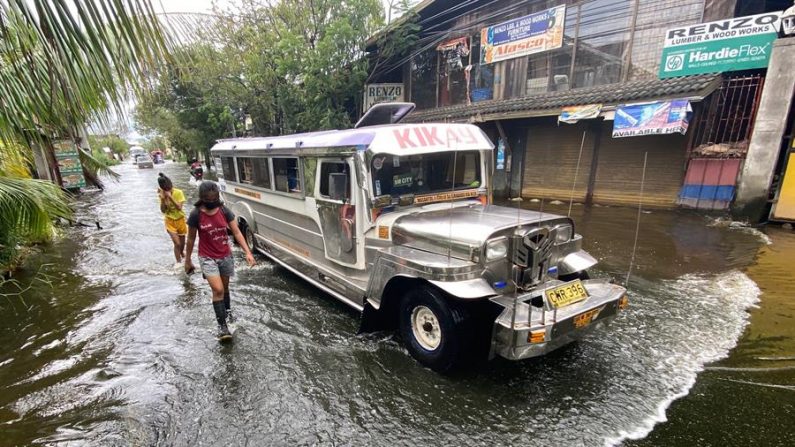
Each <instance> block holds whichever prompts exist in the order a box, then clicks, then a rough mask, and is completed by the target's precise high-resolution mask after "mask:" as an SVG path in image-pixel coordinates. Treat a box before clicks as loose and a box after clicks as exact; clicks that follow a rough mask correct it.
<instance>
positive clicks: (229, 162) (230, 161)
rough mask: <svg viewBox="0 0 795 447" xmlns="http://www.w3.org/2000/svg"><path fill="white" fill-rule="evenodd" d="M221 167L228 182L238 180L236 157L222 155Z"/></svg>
mask: <svg viewBox="0 0 795 447" xmlns="http://www.w3.org/2000/svg"><path fill="white" fill-rule="evenodd" d="M221 168H222V169H223V171H224V179H226V181H228V182H236V181H237V174H236V173H235V159H234V158H232V157H221Z"/></svg>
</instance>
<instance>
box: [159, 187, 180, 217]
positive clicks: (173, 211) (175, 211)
mask: <svg viewBox="0 0 795 447" xmlns="http://www.w3.org/2000/svg"><path fill="white" fill-rule="evenodd" d="M171 198H172V199H174V201H175V202H177V203H182V204H184V203H185V193H183V192H182V190H181V189H177V188H171ZM160 202H161V203H163V199H160ZM166 203H167V205H166V212H165V213H163V214H165V215H166V217H168V218H169V219H173V220H176V219H183V218H184V217H185V211H182V208H181V207H180V208H177V207H175V206H174V204H173V203H171V202H170V201H168V202H166Z"/></svg>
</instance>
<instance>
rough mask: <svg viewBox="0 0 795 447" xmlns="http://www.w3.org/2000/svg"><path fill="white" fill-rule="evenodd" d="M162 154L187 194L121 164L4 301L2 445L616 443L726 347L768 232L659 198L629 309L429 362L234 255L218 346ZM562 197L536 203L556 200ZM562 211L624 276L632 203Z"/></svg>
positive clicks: (646, 225) (603, 268) (607, 266)
mask: <svg viewBox="0 0 795 447" xmlns="http://www.w3.org/2000/svg"><path fill="white" fill-rule="evenodd" d="M159 169H163V170H165V171H166V172H167V173H169V174H170V175H172V176H173V179H174V181H175V183H176V185H177V186H178V187H183V188H184V189H185V190H186V193H187V195H188V202H190V201H191V199H193V198H194V197H195V192H196V191H195V187H191V186H189V185H188V182H187V179H188V175H187V170H186V167H185V166H182V165H175V164H168V165H166V166H165V167H163V166H159V167H158V168H157V169H156V170H154V171H152V170H142V171H139V170H136V169H134V168H132V167H130V166H124V167H122V171H123V174H124V177H123V179H122V182H121V183H120V184H110V185H108V186H109V187H108V190H107V191H106V192H104V193H102V194H96V195H91V196H86V197H84V198H83V199H81V205H80V209H79V215H80V217H81V218H82V219H84V220H86V221H93V220H99V221H100V223H101V224H102V227H103V229H102V230H95V229H89V228H78V229H70V230H68V234H67V236H68V237H67V238H66V239H65V240H63V241H62V242H60V243H58V244H57V245H56V246H55V247H53V248H52V249H50V250H48V251H47V252H46V253H44V254H42V255H40V256H37V257H35V258H34V259H31V266H32V267H34V268H35V265H37V264H43V263H48V264H52V266H51V267H49V268H48V270H47V271H48V272H49V274H50V275H52V277H53V280H52V283H51V287H50V286H48V285H46V284H42V283H34V286H33V288H32V289H31V291H29V292H28V293H26V294H25V295H24V296H23V297H22V298H23V299H24V301H25V303H27V306H28V307H29V309H27V310H26V309H25V308H24V307H25V305H24V304H22V301H21V299H20V298H11V299H9V300H8V301H7V302H5V303H2V315H0V321H2V325H3V331H2V333H1V334H0V343H2V346H3V348H2V350H0V353H1V354H0V387H2V392H0V423H3V439H4V442H7V443H9V444H29V443H59V442H68V441H73V440H74V441H88V442H89V443H93V444H101V445H107V444H133V445H194V444H212V445H214V444H223V443H226V444H245V443H250V444H253V445H260V444H287V443H290V444H360V445H361V444H368V445H387V444H406V443H408V441H407V440H411V442H410V444H419V443H434V444H466V445H470V444H495V443H496V444H519V443H521V444H525V445H595V444H599V445H601V444H604V443H606V442H608V443H610V442H617V441H619V440H621V439H624V438H637V437H642V436H643V435H645V434H646V433H647V432H648V431H649V430H650V429H651V428H652V426H653V424H654V423H656V422H659V421H662V420H663V419H664V417H665V415H664V411H665V408H666V407H667V406H668V404H669V403H670V402H671V401H672V400H673V399H675V398H676V397H679V396H681V395H683V394H685V393H687V391H688V389H690V387H691V386H692V385H693V383H694V381H695V378H696V375H697V373H698V372H699V371H701V370H702V369H703V368H704V366H705V365H706V364H709V363H710V362H713V361H715V360H718V359H720V358H722V357H724V356H725V355H726V354H727V353H728V351H729V350H730V349H731V348H732V347H733V346H734V345H735V343H736V340H737V338H738V337H739V336H740V334H741V333H742V331H743V328H744V327H745V325H746V320H747V311H746V309H747V308H748V307H749V306H752V305H753V304H754V303H755V302H756V301H757V297H758V295H759V289H758V288H757V286H756V285H755V284H754V282H753V281H751V280H750V279H749V278H748V276H746V274H744V273H742V272H741V271H740V269H741V268H742V267H744V266H746V265H747V264H748V263H750V262H751V261H752V259H753V256H754V255H755V253H756V252H757V250H758V248H759V247H760V246H761V245H763V244H764V243H763V242H762V241H761V240H760V239H759V237H758V236H757V235H755V234H753V233H749V232H743V231H737V230H736V229H733V228H728V227H722V226H709V225H708V224H709V223H710V222H711V219H709V218H705V217H702V216H699V215H697V214H692V213H685V212H657V211H654V212H652V213H650V214H643V215H642V221H641V234H640V238H639V245H638V252H637V258H636V268H635V269H634V270H633V273H632V281H631V283H630V296H631V305H630V308H629V310H628V311H627V312H626V313H625V314H624V315H623V316H621V317H620V318H619V319H618V320H617V321H616V322H615V324H614V325H613V326H611V327H610V328H609V329H608V330H607V331H604V332H600V333H596V334H594V335H593V336H591V337H590V338H589V339H587V340H584V341H582V342H581V343H578V344H575V345H573V346H570V347H568V348H565V349H563V350H561V351H559V352H556V353H553V354H552V355H550V356H547V357H544V358H540V359H534V360H530V361H524V362H519V363H513V362H507V361H499V360H498V361H495V362H492V363H490V364H488V365H486V366H484V367H483V368H482V369H479V370H476V371H470V372H466V373H463V374H460V375H457V376H453V377H446V376H440V375H438V374H435V373H433V372H431V371H429V370H426V369H424V368H422V367H420V366H419V365H418V364H417V363H415V362H414V361H412V360H411V358H410V356H409V355H408V354H407V352H406V351H405V350H404V349H402V348H401V347H400V345H399V344H398V343H397V342H395V341H394V340H393V338H392V337H391V336H389V335H386V334H373V335H368V336H364V337H357V336H355V335H354V334H355V332H356V329H357V323H358V320H357V317H356V315H355V314H353V313H352V312H350V311H349V310H348V309H347V308H346V307H344V306H342V305H340V304H337V303H336V302H335V301H333V300H332V299H330V298H329V297H327V296H325V295H323V294H322V293H320V292H318V291H317V290H316V289H313V288H312V287H310V286H308V285H307V284H305V283H303V282H302V281H300V280H299V279H297V278H296V277H294V276H292V275H291V274H289V273H288V272H286V271H285V270H284V269H281V268H278V267H273V266H272V265H270V264H268V263H266V262H265V261H261V264H260V265H259V266H257V267H255V268H252V269H249V268H245V267H242V266H243V265H244V262H243V260H242V257H240V253H236V256H238V259H237V261H238V266H239V275H238V277H237V278H235V280H234V283H233V284H234V286H233V303H234V304H233V306H234V307H235V308H236V312H237V315H239V316H240V318H241V320H242V321H241V322H240V324H239V329H238V333H237V339H236V341H235V343H234V344H233V345H231V346H221V345H219V344H218V343H217V342H216V341H215V339H214V337H213V334H212V329H213V321H214V317H213V314H212V309H211V307H210V303H209V289H208V288H207V286H206V284H204V283H203V281H202V280H201V278H200V276H199V275H194V276H192V277H186V276H185V275H183V274H181V273H179V272H176V271H174V270H173V268H172V264H173V258H172V251H171V247H170V242H169V240H168V238H167V236H166V234H165V233H164V231H163V228H162V223H161V220H160V213H159V210H158V207H157V202H156V200H155V193H154V192H155V188H156V181H155V179H156V175H157V170H159ZM525 205H526V206H528V207H532V206H539V205H540V204H531V203H525ZM558 208H559V209H556V208H555V207H549V206H547V210H550V209H552V210H553V211H555V212H563V213H565V211H566V208H567V207H565V206H559V207H558ZM573 217H574V219H575V222H576V224H577V228H578V232H580V233H583V234H584V235H585V236H586V238H587V239H586V248H587V249H588V250H590V251H591V252H592V253H593V254H594V255H595V256H597V257H598V258H600V259H602V260H603V262H602V264H601V265H600V272H599V273H601V274H604V275H610V276H613V277H615V278H617V279H621V280H623V278H624V277H625V276H626V271H627V268H628V261H629V255H630V252H631V249H632V243H633V239H634V228H635V210H631V209H624V208H608V207H594V208H585V207H575V213H574V215H573ZM775 246H776V245H775V244H774V245H772V246H770V247H771V248H773V247H775ZM22 280H23V281H24V280H25V279H24V278H23V279H22ZM760 349H761V348H760ZM760 352H761V351H760ZM764 352H765V353H766V354H765V355H774V354H775V353H774V352H773V351H764ZM719 365H722V363H721V364H719ZM730 366H734V365H730Z"/></svg>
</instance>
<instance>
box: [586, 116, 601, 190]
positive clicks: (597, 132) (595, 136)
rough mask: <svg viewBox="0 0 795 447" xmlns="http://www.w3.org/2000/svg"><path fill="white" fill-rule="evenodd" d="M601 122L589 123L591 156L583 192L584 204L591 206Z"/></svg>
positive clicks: (597, 161) (597, 162)
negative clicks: (586, 186)
mask: <svg viewBox="0 0 795 447" xmlns="http://www.w3.org/2000/svg"><path fill="white" fill-rule="evenodd" d="M602 123H603V122H602V121H597V120H593V122H592V123H590V127H591V132H592V133H593V154H592V156H591V169H590V172H589V173H588V190H587V191H586V192H585V204H586V205H591V204H592V203H593V191H594V187H595V186H596V168H597V167H598V166H599V146H600V145H601V143H600V140H601V139H602Z"/></svg>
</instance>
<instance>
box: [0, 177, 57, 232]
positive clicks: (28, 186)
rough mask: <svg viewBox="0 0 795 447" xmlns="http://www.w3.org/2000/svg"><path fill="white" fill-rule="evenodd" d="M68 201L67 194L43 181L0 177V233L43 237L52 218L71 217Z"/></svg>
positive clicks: (50, 230)
mask: <svg viewBox="0 0 795 447" xmlns="http://www.w3.org/2000/svg"><path fill="white" fill-rule="evenodd" d="M69 203H70V200H69V196H68V195H67V194H66V193H65V192H64V191H63V190H62V189H61V188H60V187H59V186H57V185H55V184H53V183H50V182H48V181H46V180H36V179H29V178H14V177H0V232H2V233H5V234H12V233H13V234H16V235H18V236H21V237H24V238H26V239H29V240H33V241H41V240H46V239H48V238H49V237H50V236H51V234H52V221H53V219H55V218H57V217H63V218H69V217H70V216H71V213H72V210H71V208H70V206H69Z"/></svg>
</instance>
